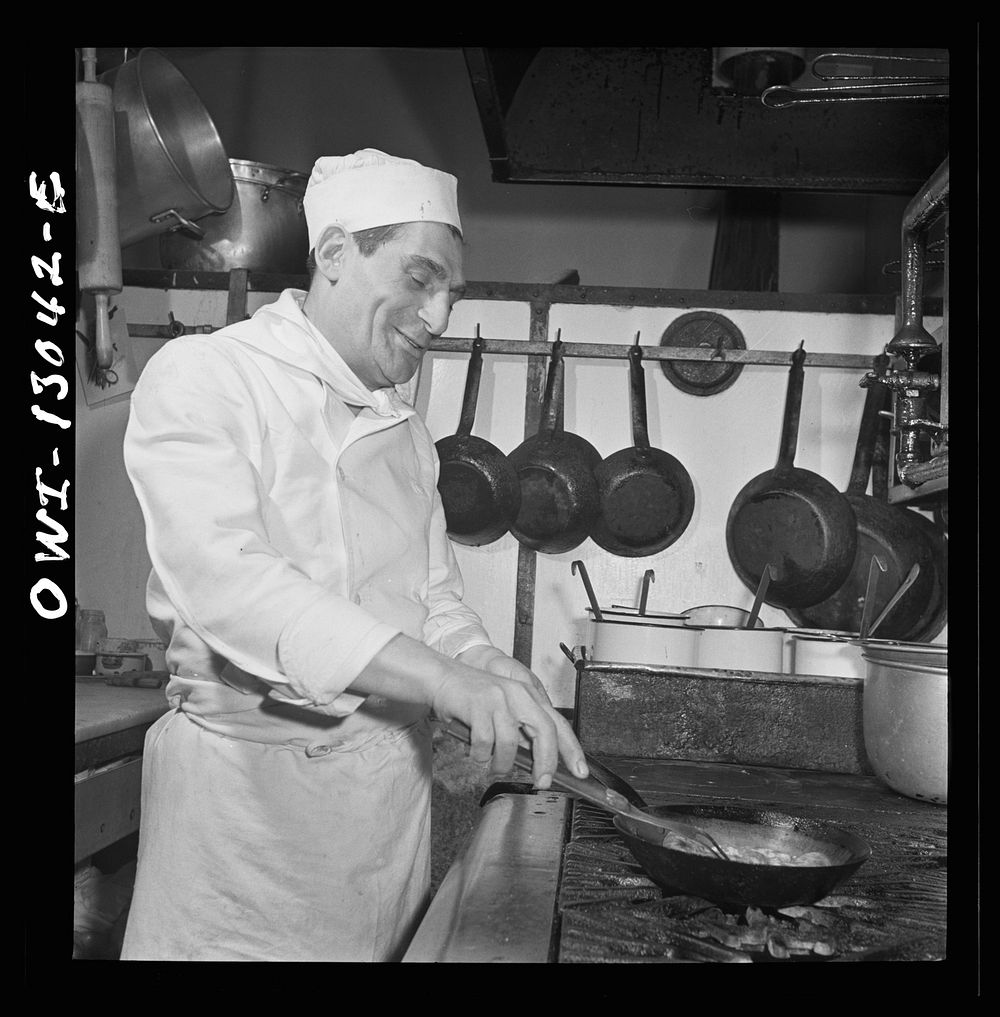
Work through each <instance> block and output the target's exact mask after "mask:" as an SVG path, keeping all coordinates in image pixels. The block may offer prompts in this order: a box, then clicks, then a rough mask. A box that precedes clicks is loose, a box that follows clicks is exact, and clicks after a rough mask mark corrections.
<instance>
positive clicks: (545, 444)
mask: <svg viewBox="0 0 1000 1017" xmlns="http://www.w3.org/2000/svg"><path fill="white" fill-rule="evenodd" d="M562 398H563V354H562V342H561V340H560V339H558V338H557V339H556V341H555V342H554V343H553V345H552V359H551V362H550V363H549V373H548V379H547V381H546V385H545V395H544V398H543V400H542V412H541V419H540V421H539V427H538V432H537V433H536V434H534V435H532V436H531V437H530V438H527V439H525V440H524V441H523V442H521V444H520V445H518V447H517V448H516V449H514V451H513V452H511V454H510V456H509V457H508V458H509V459H510V464H511V466H512V467H513V468H514V472H515V473H516V474H517V478H518V483H519V484H520V488H521V507H520V510H519V511H518V513H517V516H516V518H515V520H514V521H513V522H512V523H511V527H510V531H511V533H513V534H514V536H515V537H516V538H517V539H518V540H519V541H520V542H521V543H522V544H524V545H525V547H530V548H532V549H534V550H535V551H541V552H543V553H545V554H559V553H561V552H563V551H570V550H572V549H573V548H574V547H577V546H578V545H580V544H582V543H583V541H584V540H585V539H586V538H587V535H588V534H589V532H590V528H591V526H592V525H593V523H594V519H595V518H596V517H597V513H598V512H599V511H600V506H601V502H600V497H599V494H598V488H597V481H596V479H595V478H594V470H595V469H596V467H597V465H598V464H599V463H600V461H601V454H600V453H599V452H598V451H597V449H595V448H594V446H593V445H591V444H590V442H589V441H587V440H586V439H585V438H581V437H580V436H579V435H578V434H572V433H571V432H569V431H565V430H564V429H563V423H562V414H561V412H560V411H561V409H562Z"/></svg>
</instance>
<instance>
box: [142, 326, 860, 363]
mask: <svg viewBox="0 0 1000 1017" xmlns="http://www.w3.org/2000/svg"><path fill="white" fill-rule="evenodd" d="M180 328H181V329H182V330H181V331H179V330H178V329H177V327H176V326H171V325H155V324H138V323H133V322H129V326H128V332H129V335H130V336H131V337H132V338H133V339H173V338H175V337H176V336H178V335H188V334H192V333H195V332H197V333H210V332H214V331H217V330H218V329H217V328H216V327H215V326H212V325H194V326H180ZM474 342H475V339H473V338H467V339H466V338H451V337H449V336H442V337H441V338H439V339H435V340H433V341H432V342H431V344H430V345H429V346H428V349H429V350H431V351H432V352H436V353H471V352H472V344H473V343H474ZM482 343H483V345H482V352H483V354H484V355H485V354H487V353H494V354H515V355H517V356H522V357H531V356H547V355H548V354H549V353H551V351H552V344H551V343H550V342H543V341H538V340H525V339H483V341H482ZM630 349H632V345H630V344H626V343H575V342H564V343H563V356H565V357H584V358H587V357H589V358H591V359H595V360H627V359H628V351H629V350H630ZM639 349H640V350H642V356H643V359H644V360H694V361H718V362H719V363H734V364H768V365H773V366H778V367H787V366H788V365H789V364H790V363H791V360H792V352H793V351H792V350H723V351H722V352H721V354H720V353H718V352H717V351H716V350H714V349H709V348H708V347H705V348H700V347H696V348H689V347H686V346H640V347H639ZM877 356H879V354H878V353H872V354H870V355H866V354H860V353H807V354H806V359H805V365H806V366H807V367H847V368H858V369H860V370H870V369H871V368H872V367H873V363H874V361H875V358H876V357H877Z"/></svg>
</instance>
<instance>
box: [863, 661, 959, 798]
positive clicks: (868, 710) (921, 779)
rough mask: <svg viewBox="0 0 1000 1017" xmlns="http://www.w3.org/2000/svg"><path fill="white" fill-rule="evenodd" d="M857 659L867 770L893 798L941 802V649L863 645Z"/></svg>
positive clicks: (944, 745)
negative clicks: (861, 663) (861, 664)
mask: <svg viewBox="0 0 1000 1017" xmlns="http://www.w3.org/2000/svg"><path fill="white" fill-rule="evenodd" d="M920 647H923V649H920ZM942 651H943V661H944V663H943V665H942V664H941V663H940V661H942ZM863 657H864V660H865V664H866V668H867V674H866V677H865V685H864V695H863V699H862V714H863V722H864V740H865V751H866V752H867V754H868V760H869V762H870V763H871V766H872V769H873V770H874V772H875V774H876V776H877V777H878V778H879V779H880V780H882V781H883V782H884V783H886V784H887V785H888V786H889V787H891V788H892V789H893V791H897V792H898V793H899V794H902V795H906V796H907V797H908V798H919V799H920V800H921V801H926V802H935V803H937V804H940V805H943V804H946V803H947V801H948V667H947V650H946V649H944V648H943V647H929V646H927V644H919V643H907V644H892V645H873V644H866V645H865V646H864V649H863ZM921 661H937V662H939V663H922V662H921Z"/></svg>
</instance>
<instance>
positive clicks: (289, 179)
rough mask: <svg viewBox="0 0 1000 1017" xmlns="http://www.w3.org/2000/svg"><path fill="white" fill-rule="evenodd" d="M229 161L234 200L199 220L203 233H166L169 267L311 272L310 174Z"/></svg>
mask: <svg viewBox="0 0 1000 1017" xmlns="http://www.w3.org/2000/svg"><path fill="white" fill-rule="evenodd" d="M229 166H230V168H231V171H232V176H233V180H234V181H235V184H236V198H235V200H234V201H233V203H232V205H231V206H230V207H229V209H228V211H226V212H223V213H221V214H220V215H210V216H208V217H207V218H205V219H202V220H201V221H200V222H199V224H198V225H199V226H200V227H201V229H202V230H203V231H204V236H203V237H201V239H195V238H194V237H191V236H186V235H185V234H184V233H182V232H180V231H178V232H174V233H167V234H165V235H163V236H161V237H160V262H161V264H162V265H163V267H164V268H169V269H179V270H182V271H183V270H190V271H199V272H228V271H231V270H232V269H234V268H247V269H254V270H256V271H258V272H275V273H284V274H288V275H305V274H306V272H307V269H306V258H307V257H308V254H309V232H308V230H307V228H306V217H305V212H304V211H303V209H302V199H303V197H304V196H305V193H306V184H307V183H308V181H309V175H308V174H307V173H300V172H298V171H297V170H290V169H282V168H281V167H280V166H269V165H267V164H266V163H261V162H250V161H249V160H246V159H230V160H229Z"/></svg>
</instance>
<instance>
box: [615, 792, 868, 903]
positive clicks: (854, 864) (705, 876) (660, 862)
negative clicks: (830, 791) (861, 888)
mask: <svg viewBox="0 0 1000 1017" xmlns="http://www.w3.org/2000/svg"><path fill="white" fill-rule="evenodd" d="M646 811H647V812H649V813H651V814H652V815H654V816H671V815H673V816H677V817H678V818H679V819H689V820H694V824H695V825H697V826H698V827H700V828H701V829H703V830H706V831H708V832H709V833H710V834H711V835H712V836H713V837H714V838H715V839H716V840H717V841H718V842H719V844H720V845H721V846H722V848H723V849H726V848H727V847H729V848H754V847H756V848H760V847H767V848H771V849H774V850H780V851H787V852H793V853H797V854H806V853H808V852H813V851H819V852H822V853H823V854H824V855H826V857H827V858H829V859H830V864H829V865H807V866H798V865H765V864H754V863H751V862H738V861H726V862H724V861H722V860H721V859H719V858H716V857H714V856H710V855H701V854H696V853H694V852H690V851H681V850H677V849H675V848H668V847H664V846H663V845H662V843H658V842H657V841H655V840H651V839H648V838H649V834H648V833H646V834H645V836H644V831H648V829H649V828H648V827H645V826H644V825H643V824H641V823H638V822H636V823H630V821H629V820H628V819H626V818H624V817H621V816H616V817H615V820H614V824H615V827H616V828H617V829H618V831H619V833H620V834H621V835H622V837H623V839H624V840H625V843H626V845H627V846H628V849H629V851H631V852H632V855H633V856H634V857H635V859H636V861H638V862H639V864H640V865H642V867H643V868H644V869H645V870H646V872H647V873H648V874H649V876H650V877H651V878H652V879H653V881H654V882H656V883H657V884H658V885H659V886H660V887H662V888H663V889H664V890H666V891H668V892H670V893H685V894H693V895H695V896H697V897H703V898H704V899H705V900H710V901H713V902H715V903H717V904H735V905H740V906H756V907H771V908H780V907H790V906H791V905H793V904H814V903H815V902H816V901H819V900H822V899H823V898H824V897H826V896H827V895H828V894H830V893H831V892H832V891H833V890H834V888H836V887H837V886H839V885H840V884H841V883H842V882H844V880H846V879H847V878H848V877H849V876H851V875H853V874H854V873H855V872H856V871H857V870H858V868H860V866H861V865H863V864H864V863H865V862H866V861H867V860H868V858H869V857H870V856H871V846H870V845H869V844H868V843H867V842H866V841H864V840H862V839H861V838H860V837H858V836H856V835H855V834H853V833H849V832H847V831H846V830H840V829H838V828H836V827H833V826H830V825H828V824H826V823H822V822H818V821H816V820H812V819H806V818H804V817H802V816H791V815H787V814H785V813H783V812H776V811H774V810H773V809H767V808H747V807H743V806H735V805H660V806H653V807H651V808H648V809H647V810H646Z"/></svg>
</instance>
